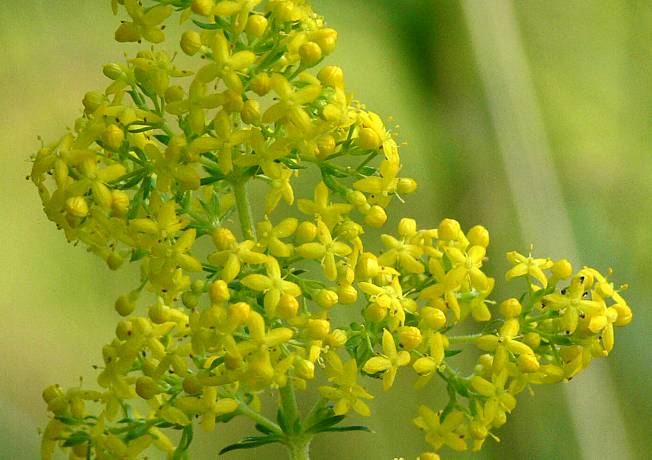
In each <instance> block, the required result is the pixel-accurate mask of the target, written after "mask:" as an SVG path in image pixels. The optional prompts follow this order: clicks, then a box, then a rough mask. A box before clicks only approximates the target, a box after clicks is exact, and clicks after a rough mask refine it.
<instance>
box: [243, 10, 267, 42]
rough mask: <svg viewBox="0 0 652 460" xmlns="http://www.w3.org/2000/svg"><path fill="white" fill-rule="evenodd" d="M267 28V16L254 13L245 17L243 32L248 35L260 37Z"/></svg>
mask: <svg viewBox="0 0 652 460" xmlns="http://www.w3.org/2000/svg"><path fill="white" fill-rule="evenodd" d="M266 29H267V18H266V17H265V16H263V15H260V14H254V15H251V16H249V19H247V25H246V27H245V32H246V33H247V35H248V36H249V37H252V38H260V37H262V36H263V34H264V33H265V30H266Z"/></svg>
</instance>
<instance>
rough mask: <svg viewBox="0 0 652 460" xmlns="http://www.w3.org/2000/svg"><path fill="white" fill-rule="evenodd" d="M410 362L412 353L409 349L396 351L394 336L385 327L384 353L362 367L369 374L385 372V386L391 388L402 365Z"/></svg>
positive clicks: (387, 388) (386, 388)
mask: <svg viewBox="0 0 652 460" xmlns="http://www.w3.org/2000/svg"><path fill="white" fill-rule="evenodd" d="M409 363H410V353H408V352H407V351H400V352H397V351H396V344H395V343H394V337H393V336H392V334H391V333H390V332H389V331H388V330H387V329H383V354H382V355H381V356H374V357H373V358H370V359H369V360H368V361H367V362H366V363H365V364H364V366H363V367H362V370H363V371H365V372H366V373H367V374H378V373H381V372H382V374H383V388H384V389H385V391H387V390H389V389H390V388H391V386H392V385H393V384H394V379H395V378H396V373H397V372H398V368H399V367H401V366H407V365H408V364H409Z"/></svg>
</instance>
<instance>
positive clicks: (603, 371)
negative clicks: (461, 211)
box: [462, 0, 632, 460]
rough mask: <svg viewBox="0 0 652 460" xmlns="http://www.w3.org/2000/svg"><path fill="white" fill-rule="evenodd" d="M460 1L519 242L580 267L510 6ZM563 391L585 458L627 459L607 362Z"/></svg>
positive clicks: (624, 435)
mask: <svg viewBox="0 0 652 460" xmlns="http://www.w3.org/2000/svg"><path fill="white" fill-rule="evenodd" d="M462 6H463V10H464V15H465V20H466V23H467V26H468V29H469V32H470V36H471V42H472V46H473V50H474V53H475V58H476V61H477V64H478V69H479V73H480V78H481V80H482V84H483V86H484V89H485V94H486V97H487V100H488V106H489V111H490V116H491V119H492V123H493V126H494V130H495V132H496V137H497V139H498V144H499V148H500V155H501V157H502V159H503V163H504V167H505V171H506V175H507V177H508V181H509V186H510V189H511V193H512V196H513V199H514V205H515V207H516V212H517V215H518V218H519V222H520V226H521V231H522V234H523V235H524V239H525V240H526V241H535V242H536V243H537V248H538V252H539V253H544V254H546V255H547V254H550V255H552V256H556V257H560V256H564V257H567V258H569V259H571V260H572V261H573V262H575V264H578V262H579V257H578V251H577V247H576V244H575V240H574V237H573V233H572V227H571V223H570V219H569V216H568V212H567V209H566V207H565V204H564V199H563V195H562V192H561V187H560V184H559V179H558V177H557V175H556V171H555V170H554V167H553V165H554V161H553V158H552V156H551V153H550V148H549V145H548V140H547V138H546V134H545V129H544V126H543V121H542V117H541V112H540V109H539V107H538V104H537V100H536V96H535V92H534V88H533V83H532V79H531V76H530V69H529V66H528V62H527V57H526V56H525V52H524V49H523V43H522V42H521V38H520V33H519V29H518V24H517V20H516V17H515V12H514V8H513V3H512V2H511V1H510V0H504V1H500V2H482V1H473V0H464V1H463V2H462ZM576 266H577V265H576ZM595 364H598V363H595ZM600 364H603V363H600ZM565 395H566V399H567V405H568V408H569V412H570V414H571V418H572V421H573V425H574V429H575V434H576V436H577V438H578V439H577V441H579V442H578V444H579V449H580V452H581V457H582V458H583V459H586V460H592V459H596V458H618V459H629V458H632V455H631V452H630V448H629V444H628V441H627V433H626V432H625V430H624V426H625V424H624V420H623V416H622V412H621V410H620V407H619V404H618V394H617V392H616V391H614V388H613V385H612V380H611V375H609V373H608V370H607V367H605V366H604V365H599V364H598V365H594V366H592V367H591V370H590V371H588V372H586V373H585V374H583V375H582V377H581V378H580V379H578V380H577V381H574V382H573V383H572V384H571V385H568V386H567V387H566V391H565ZM604 433H609V436H604V435H603V434H604ZM614 440H617V442H614Z"/></svg>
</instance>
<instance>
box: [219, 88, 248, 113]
mask: <svg viewBox="0 0 652 460" xmlns="http://www.w3.org/2000/svg"><path fill="white" fill-rule="evenodd" d="M224 95H225V100H224V104H223V105H222V107H224V110H225V111H226V112H227V113H236V112H241V111H242V108H243V107H244V100H243V99H242V95H241V94H239V93H236V92H235V91H232V90H228V91H226V92H225V93H224Z"/></svg>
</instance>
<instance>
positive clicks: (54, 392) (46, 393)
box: [42, 384, 63, 403]
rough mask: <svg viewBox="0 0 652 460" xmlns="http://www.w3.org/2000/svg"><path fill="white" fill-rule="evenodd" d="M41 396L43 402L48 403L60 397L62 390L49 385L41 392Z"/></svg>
mask: <svg viewBox="0 0 652 460" xmlns="http://www.w3.org/2000/svg"><path fill="white" fill-rule="evenodd" d="M42 396H43V401H45V402H46V403H50V402H51V401H53V400H55V399H56V398H60V397H62V396H63V390H62V389H61V386H60V385H59V384H54V385H50V386H48V387H47V388H45V390H43V393H42Z"/></svg>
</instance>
